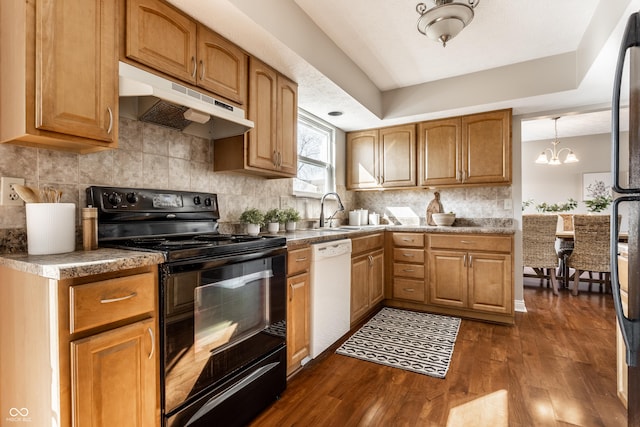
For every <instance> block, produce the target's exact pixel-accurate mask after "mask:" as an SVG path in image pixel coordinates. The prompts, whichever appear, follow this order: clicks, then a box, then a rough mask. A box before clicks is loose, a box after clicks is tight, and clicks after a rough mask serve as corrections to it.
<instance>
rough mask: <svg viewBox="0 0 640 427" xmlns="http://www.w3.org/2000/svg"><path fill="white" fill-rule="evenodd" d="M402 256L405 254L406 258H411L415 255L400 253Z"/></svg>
mask: <svg viewBox="0 0 640 427" xmlns="http://www.w3.org/2000/svg"><path fill="white" fill-rule="evenodd" d="M402 255H403V256H406V257H407V258H413V257H414V256H415V255H414V254H402Z"/></svg>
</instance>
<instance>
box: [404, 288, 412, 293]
mask: <svg viewBox="0 0 640 427" xmlns="http://www.w3.org/2000/svg"><path fill="white" fill-rule="evenodd" d="M402 290H403V291H405V292H415V289H413V288H402Z"/></svg>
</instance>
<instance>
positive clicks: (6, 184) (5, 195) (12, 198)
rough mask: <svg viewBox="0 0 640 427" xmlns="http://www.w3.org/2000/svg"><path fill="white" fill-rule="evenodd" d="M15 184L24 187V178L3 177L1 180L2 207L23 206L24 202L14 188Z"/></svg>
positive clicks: (0, 199) (0, 195)
mask: <svg viewBox="0 0 640 427" xmlns="http://www.w3.org/2000/svg"><path fill="white" fill-rule="evenodd" d="M14 184H18V185H24V178H11V177H6V176H3V177H2V178H0V205H2V206H22V205H24V201H23V200H22V199H21V198H20V196H18V193H16V190H15V189H14V188H13V185H14Z"/></svg>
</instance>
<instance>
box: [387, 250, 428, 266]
mask: <svg viewBox="0 0 640 427" xmlns="http://www.w3.org/2000/svg"><path fill="white" fill-rule="evenodd" d="M393 260H394V261H400V262H415V263H418V264H422V263H424V249H406V248H394V249H393Z"/></svg>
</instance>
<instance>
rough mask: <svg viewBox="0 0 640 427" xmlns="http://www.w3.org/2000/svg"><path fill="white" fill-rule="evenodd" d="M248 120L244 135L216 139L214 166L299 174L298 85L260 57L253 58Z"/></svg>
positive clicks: (275, 175)
mask: <svg viewBox="0 0 640 427" xmlns="http://www.w3.org/2000/svg"><path fill="white" fill-rule="evenodd" d="M248 107H249V108H248V119H249V120H251V121H253V123H254V128H253V129H251V130H250V131H249V132H247V133H246V134H244V135H240V136H232V137H229V138H221V139H217V140H215V141H214V145H213V150H214V156H213V169H214V170H215V171H216V172H224V171H227V172H231V171H233V172H239V173H246V174H250V175H259V176H264V177H267V178H285V177H294V176H296V174H297V173H298V131H297V128H298V85H297V84H296V83H295V82H293V81H292V80H290V79H288V78H287V77H285V76H284V75H282V74H280V73H279V72H277V71H276V70H274V69H273V68H271V67H270V66H268V65H267V64H265V63H264V62H262V61H260V60H259V59H256V58H253V57H250V58H249V105H248Z"/></svg>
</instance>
